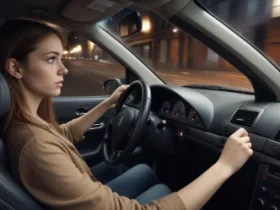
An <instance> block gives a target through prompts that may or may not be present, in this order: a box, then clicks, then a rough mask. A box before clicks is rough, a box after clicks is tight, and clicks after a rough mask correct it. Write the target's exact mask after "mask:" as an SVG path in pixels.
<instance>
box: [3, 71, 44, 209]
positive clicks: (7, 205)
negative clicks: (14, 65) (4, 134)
mask: <svg viewBox="0 0 280 210" xmlns="http://www.w3.org/2000/svg"><path fill="white" fill-rule="evenodd" d="M10 104H11V100H10V92H9V88H8V85H7V83H6V81H5V79H4V76H3V75H2V73H1V72H0V119H1V118H2V117H3V116H4V115H6V114H7V112H8V110H9V108H10ZM0 125H1V124H0ZM1 126H3V125H1ZM0 209H1V210H18V209H20V210H25V209H26V210H27V209H28V210H42V209H43V207H41V206H40V205H39V204H38V202H36V201H35V200H34V199H33V198H32V196H30V195H29V194H28V193H27V191H26V190H24V189H23V188H22V187H21V186H20V185H19V184H18V183H17V182H16V181H15V180H14V178H13V175H12V173H11V170H10V167H9V161H8V156H7V152H6V149H5V145H4V141H3V139H2V138H1V137H0Z"/></svg>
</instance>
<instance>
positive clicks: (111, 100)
mask: <svg viewBox="0 0 280 210" xmlns="http://www.w3.org/2000/svg"><path fill="white" fill-rule="evenodd" d="M128 87H129V85H122V86H120V87H118V89H116V90H115V91H114V92H113V93H112V95H111V96H110V97H109V98H108V99H106V101H107V103H108V105H109V106H110V107H113V106H115V104H116V103H117V101H118V100H119V98H120V96H121V94H122V93H123V92H124V91H125V90H126V89H127V88H128Z"/></svg>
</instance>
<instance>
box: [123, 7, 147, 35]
mask: <svg viewBox="0 0 280 210" xmlns="http://www.w3.org/2000/svg"><path fill="white" fill-rule="evenodd" d="M141 30H142V20H141V17H140V14H139V13H138V12H133V11H130V10H128V9H126V10H125V14H124V17H123V18H122V19H121V20H120V37H122V38H123V37H127V36H131V35H132V34H135V33H137V32H139V31H141Z"/></svg>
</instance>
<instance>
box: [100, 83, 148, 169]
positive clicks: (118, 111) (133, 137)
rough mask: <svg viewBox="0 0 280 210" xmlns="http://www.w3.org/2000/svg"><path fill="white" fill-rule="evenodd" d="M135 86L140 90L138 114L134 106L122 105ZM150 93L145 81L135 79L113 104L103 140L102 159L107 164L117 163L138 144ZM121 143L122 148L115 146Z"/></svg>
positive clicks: (113, 164)
mask: <svg viewBox="0 0 280 210" xmlns="http://www.w3.org/2000/svg"><path fill="white" fill-rule="evenodd" d="M136 88H140V90H141V102H140V109H139V112H138V114H137V113H136V111H135V109H134V108H132V107H129V106H127V107H124V106H123V105H124V104H125V102H126V100H127V98H128V97H129V95H130V94H131V93H132V91H133V90H135V89H136ZM151 95H152V94H151V89H150V87H149V86H148V85H147V84H146V83H145V82H143V81H141V80H137V81H134V82H133V83H131V84H130V86H129V87H128V89H127V90H126V91H125V92H124V93H123V94H122V95H121V96H120V98H119V100H118V101H117V103H116V105H115V108H114V114H113V117H112V118H111V119H110V120H109V123H108V125H107V127H106V131H105V139H104V142H103V155H104V160H105V162H106V163H107V164H108V165H110V166H117V165H119V164H120V163H121V162H122V161H123V160H124V159H126V158H127V157H129V156H130V155H131V154H132V153H133V151H134V150H135V149H136V147H137V146H138V145H139V143H140V141H141V139H142V137H143V129H145V126H146V125H147V121H148V118H149V113H150V108H151ZM128 133H129V134H130V135H128ZM118 135H119V136H118ZM121 144H126V145H125V146H124V148H123V150H121V149H118V148H117V147H118V146H119V145H121Z"/></svg>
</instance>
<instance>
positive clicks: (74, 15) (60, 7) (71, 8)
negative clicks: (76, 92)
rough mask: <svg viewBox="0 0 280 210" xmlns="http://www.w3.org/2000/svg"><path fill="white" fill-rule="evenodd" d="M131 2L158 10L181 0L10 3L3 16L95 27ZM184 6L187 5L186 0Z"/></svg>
mask: <svg viewBox="0 0 280 210" xmlns="http://www.w3.org/2000/svg"><path fill="white" fill-rule="evenodd" d="M131 2H132V3H136V4H138V5H139V6H142V7H146V8H150V9H156V8H160V7H162V6H163V5H168V4H170V3H173V2H174V3H175V4H176V3H177V2H178V0H173V1H172V0H155V1H149V0H133V1H127V0H109V1H108V0H91V1H88V0H79V1H77V0H68V1H67V0H40V1H37V0H25V1H17V0H10V1H5V2H2V3H1V7H0V15H2V16H5V17H7V18H19V17H25V18H36V19H44V20H49V21H52V20H58V19H68V21H73V22H80V23H81V22H83V23H91V24H92V23H96V22H98V21H100V20H101V19H103V18H105V17H108V16H111V15H112V14H115V13H117V12H118V11H120V10H121V9H122V8H124V7H127V6H128V5H129V4H130V3H131ZM186 2H188V1H186ZM186 2H184V3H186ZM104 5H106V6H104ZM181 5H184V4H183V3H182V1H181ZM169 8H170V7H169ZM100 11H102V12H100ZM65 21H66V20H65ZM63 22H64V21H63Z"/></svg>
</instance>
